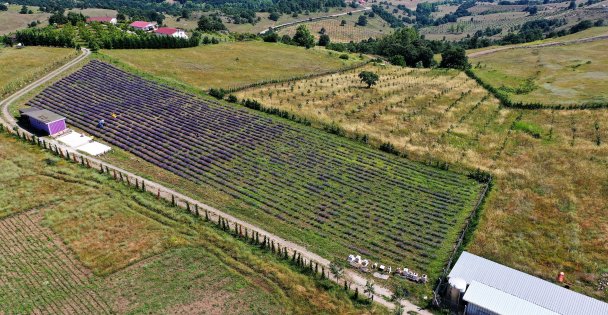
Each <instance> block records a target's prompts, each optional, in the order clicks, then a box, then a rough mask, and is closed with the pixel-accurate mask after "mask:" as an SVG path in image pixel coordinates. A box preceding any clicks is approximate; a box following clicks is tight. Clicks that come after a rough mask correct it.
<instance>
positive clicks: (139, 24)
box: [131, 21, 156, 31]
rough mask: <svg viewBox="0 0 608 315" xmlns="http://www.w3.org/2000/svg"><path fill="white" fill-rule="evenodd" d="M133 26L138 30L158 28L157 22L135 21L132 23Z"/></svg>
mask: <svg viewBox="0 0 608 315" xmlns="http://www.w3.org/2000/svg"><path fill="white" fill-rule="evenodd" d="M131 27H132V28H134V29H136V30H142V31H153V30H155V29H156V22H146V21H135V22H133V23H131Z"/></svg>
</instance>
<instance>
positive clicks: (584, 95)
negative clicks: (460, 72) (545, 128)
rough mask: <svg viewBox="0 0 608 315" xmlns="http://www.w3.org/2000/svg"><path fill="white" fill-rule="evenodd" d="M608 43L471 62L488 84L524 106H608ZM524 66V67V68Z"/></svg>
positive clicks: (490, 56) (521, 51)
mask: <svg viewBox="0 0 608 315" xmlns="http://www.w3.org/2000/svg"><path fill="white" fill-rule="evenodd" d="M607 49H608V40H599V41H595V42H589V43H576V44H568V45H563V46H550V47H538V48H518V49H510V50H504V51H499V52H495V53H492V54H487V55H482V56H479V57H473V58H471V63H472V64H473V65H474V67H473V70H474V72H475V73H476V74H477V75H478V76H479V77H480V78H481V79H482V80H483V81H485V82H487V83H489V84H491V85H493V86H494V87H496V88H498V89H499V90H500V91H502V92H504V93H506V94H507V95H508V96H509V97H510V99H511V100H512V101H516V102H523V103H541V104H561V105H577V104H585V103H606V102H608V74H607V73H608V66H607V64H608V56H607V55H606V54H605V51H606V50H607ZM522 65H525V66H522Z"/></svg>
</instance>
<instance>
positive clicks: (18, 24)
mask: <svg viewBox="0 0 608 315" xmlns="http://www.w3.org/2000/svg"><path fill="white" fill-rule="evenodd" d="M28 8H29V9H30V10H32V12H34V13H33V14H19V11H20V10H21V6H20V5H16V4H13V5H9V9H8V11H0V35H5V34H8V33H11V32H15V31H17V30H19V29H23V28H26V27H27V25H28V24H29V23H31V22H33V21H40V22H42V24H41V26H44V25H48V18H49V16H51V15H50V14H49V13H40V12H38V7H33V6H30V7H28Z"/></svg>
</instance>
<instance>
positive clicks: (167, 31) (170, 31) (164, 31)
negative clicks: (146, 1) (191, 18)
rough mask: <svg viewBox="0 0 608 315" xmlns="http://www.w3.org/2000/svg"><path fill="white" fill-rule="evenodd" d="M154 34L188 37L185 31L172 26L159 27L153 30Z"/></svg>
mask: <svg viewBox="0 0 608 315" xmlns="http://www.w3.org/2000/svg"><path fill="white" fill-rule="evenodd" d="M154 33H156V35H159V36H171V37H179V38H188V35H186V32H184V31H183V30H180V29H179V28H172V27H160V28H158V29H157V30H156V31H154Z"/></svg>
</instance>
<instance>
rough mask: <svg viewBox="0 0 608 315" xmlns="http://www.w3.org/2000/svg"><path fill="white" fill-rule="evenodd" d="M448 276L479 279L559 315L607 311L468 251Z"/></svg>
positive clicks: (596, 302) (607, 307) (607, 306)
mask: <svg viewBox="0 0 608 315" xmlns="http://www.w3.org/2000/svg"><path fill="white" fill-rule="evenodd" d="M448 277H449V278H452V277H458V278H462V279H464V280H465V281H466V282H467V283H468V284H471V283H472V282H473V281H477V282H480V283H482V284H485V285H487V286H490V287H493V288H495V289H498V290H500V291H502V292H505V293H508V294H510V295H512V296H515V297H518V298H520V299H523V300H526V301H528V302H530V303H533V304H536V305H538V306H541V307H543V308H546V309H548V310H551V311H554V312H556V313H558V314H564V315H578V314H580V315H589V314H608V303H604V302H602V301H599V300H596V299H593V298H591V297H588V296H586V295H583V294H580V293H576V292H574V291H571V290H568V289H566V288H563V287H560V286H558V285H555V284H553V283H551V282H548V281H545V280H542V279H540V278H537V277H534V276H531V275H529V274H527V273H523V272H521V271H517V270H515V269H512V268H509V267H507V266H503V265H501V264H498V263H495V262H493V261H491V260H488V259H485V258H482V257H479V256H476V255H473V254H471V253H468V252H463V253H462V255H460V258H459V259H458V261H457V262H456V265H454V268H452V271H451V272H450V274H449V276H448ZM465 294H466V293H465Z"/></svg>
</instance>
